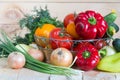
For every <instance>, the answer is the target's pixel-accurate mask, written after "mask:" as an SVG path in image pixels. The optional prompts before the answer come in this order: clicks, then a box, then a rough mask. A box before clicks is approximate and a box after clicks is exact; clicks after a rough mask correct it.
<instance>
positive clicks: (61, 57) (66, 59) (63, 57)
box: [50, 48, 73, 67]
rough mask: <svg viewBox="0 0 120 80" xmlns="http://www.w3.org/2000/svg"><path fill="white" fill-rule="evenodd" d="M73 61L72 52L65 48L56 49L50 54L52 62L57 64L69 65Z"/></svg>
mask: <svg viewBox="0 0 120 80" xmlns="http://www.w3.org/2000/svg"><path fill="white" fill-rule="evenodd" d="M72 61H73V56H72V53H71V52H70V51H69V50H67V49H65V48H57V49H55V50H54V51H53V52H52V53H51V56H50V63H51V64H53V65H56V66H63V67H69V66H70V65H71V64H72Z"/></svg>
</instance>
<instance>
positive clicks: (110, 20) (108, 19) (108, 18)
mask: <svg viewBox="0 0 120 80" xmlns="http://www.w3.org/2000/svg"><path fill="white" fill-rule="evenodd" d="M116 18H117V14H116V12H111V13H109V14H108V15H106V16H105V17H104V19H105V21H106V22H107V23H108V25H110V24H111V23H113V22H114V21H115V20H116Z"/></svg>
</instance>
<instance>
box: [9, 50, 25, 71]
mask: <svg viewBox="0 0 120 80" xmlns="http://www.w3.org/2000/svg"><path fill="white" fill-rule="evenodd" d="M7 61H8V65H9V66H10V67H11V68H13V69H20V68H23V67H24V65H25V61H26V60H25V57H24V55H23V54H22V53H20V52H12V53H10V54H9V56H8V60H7Z"/></svg>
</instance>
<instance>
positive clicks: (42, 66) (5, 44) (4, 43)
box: [0, 32, 77, 80]
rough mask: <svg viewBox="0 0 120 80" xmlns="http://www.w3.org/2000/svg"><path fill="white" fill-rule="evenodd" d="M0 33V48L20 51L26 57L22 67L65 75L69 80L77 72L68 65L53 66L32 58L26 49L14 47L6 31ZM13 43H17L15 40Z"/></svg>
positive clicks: (8, 50)
mask: <svg viewBox="0 0 120 80" xmlns="http://www.w3.org/2000/svg"><path fill="white" fill-rule="evenodd" d="M1 35H2V38H0V48H3V49H4V50H5V51H6V52H7V53H11V52H14V51H18V52H21V53H22V54H23V55H24V56H25V58H26V64H25V66H24V67H26V68H29V69H31V70H35V71H38V72H42V73H47V74H54V75H65V76H66V77H67V79H71V80H72V77H71V76H72V75H76V74H77V72H76V70H74V69H72V68H70V67H60V66H54V65H51V64H48V63H44V62H40V61H38V60H36V59H34V58H33V57H31V56H30V55H29V54H28V53H27V52H26V51H21V50H19V49H18V48H16V47H15V45H14V44H13V42H12V40H11V39H10V38H9V37H8V36H7V35H6V33H4V32H1ZM15 43H16V44H17V42H15ZM21 48H22V47H21Z"/></svg>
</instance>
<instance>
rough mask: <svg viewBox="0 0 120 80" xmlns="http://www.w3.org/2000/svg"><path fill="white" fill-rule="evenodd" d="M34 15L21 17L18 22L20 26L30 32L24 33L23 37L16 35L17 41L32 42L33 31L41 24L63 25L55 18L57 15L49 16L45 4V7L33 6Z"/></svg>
mask: <svg viewBox="0 0 120 80" xmlns="http://www.w3.org/2000/svg"><path fill="white" fill-rule="evenodd" d="M33 12H34V13H35V14H34V15H25V18H23V19H21V20H20V22H19V24H20V27H21V28H24V27H27V28H28V29H29V30H30V33H28V34H26V35H25V38H21V37H20V36H17V37H16V41H17V42H18V43H24V44H30V43H32V42H34V32H35V30H36V28H37V27H41V26H42V25H43V24H46V23H49V24H53V25H55V26H56V27H63V23H62V22H61V21H59V20H57V17H55V18H53V17H51V15H50V13H49V10H48V9H47V6H46V7H45V9H42V8H41V7H40V9H37V8H36V7H35V8H34V10H33Z"/></svg>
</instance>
